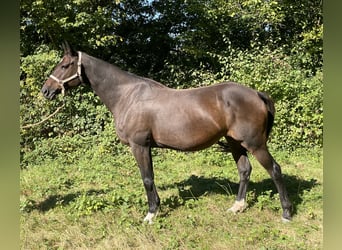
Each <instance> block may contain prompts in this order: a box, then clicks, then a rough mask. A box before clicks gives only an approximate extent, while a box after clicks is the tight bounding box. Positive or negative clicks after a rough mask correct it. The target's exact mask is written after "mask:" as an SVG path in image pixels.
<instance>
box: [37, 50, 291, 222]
mask: <svg viewBox="0 0 342 250" xmlns="http://www.w3.org/2000/svg"><path fill="white" fill-rule="evenodd" d="M63 47H64V56H63V58H62V60H61V62H60V63H59V64H58V65H57V66H56V68H55V69H54V70H53V72H52V74H51V75H50V77H49V78H48V79H47V81H46V82H45V84H44V86H43V87H42V93H43V95H44V96H45V97H46V98H48V99H53V98H54V97H55V96H56V95H57V94H59V93H64V91H65V89H67V88H71V87H76V86H78V85H80V84H82V83H83V84H89V85H90V86H91V87H92V89H93V90H94V92H95V93H96V94H97V95H98V96H99V97H100V99H101V100H102V102H103V103H104V104H105V105H106V106H107V108H108V109H109V110H110V111H111V112H112V114H113V116H114V119H115V126H116V132H117V136H118V137H119V138H120V140H121V142H122V143H124V144H126V145H129V146H130V148H131V150H132V153H133V155H134V157H135V159H136V161H137V164H138V166H139V169H140V173H141V177H142V181H143V184H144V187H145V190H146V194H147V199H148V206H149V210H148V214H147V216H146V217H145V219H144V221H147V222H149V223H152V219H153V217H154V216H155V215H156V213H157V211H158V207H159V205H160V199H159V196H158V193H157V189H156V186H155V184H154V174H153V165H152V158H151V148H152V147H160V148H171V149H177V150H181V151H195V150H200V149H204V148H206V147H209V146H211V145H213V144H214V143H216V142H218V140H219V139H220V138H222V137H225V138H226V140H227V142H226V144H225V145H229V151H230V152H231V153H232V155H233V158H234V160H235V162H236V164H237V168H238V172H239V177H240V183H239V190H238V194H237V197H236V201H235V203H234V204H233V206H232V207H231V208H230V209H229V211H232V212H234V213H236V212H241V211H243V210H244V209H245V208H246V206H247V203H246V190H247V186H248V183H249V178H250V174H251V170H252V167H251V164H250V162H249V160H248V156H247V151H249V152H250V153H251V154H253V155H254V156H255V158H256V159H257V160H258V161H259V162H260V164H261V165H262V166H263V167H264V168H265V169H266V170H267V172H268V173H269V174H270V176H271V177H272V179H273V181H274V183H275V185H276V187H277V190H278V192H279V196H280V202H281V206H282V209H283V214H282V218H283V220H284V221H288V220H290V219H291V212H292V205H291V202H290V200H289V198H288V194H287V191H286V188H285V185H284V183H283V178H282V173H281V168H280V166H279V165H278V163H277V162H276V161H275V160H274V159H273V157H272V156H271V154H270V153H269V151H268V149H267V146H266V141H267V138H268V135H269V133H270V131H271V128H272V125H273V119H274V113H275V108H274V103H273V101H272V100H271V99H270V98H269V97H268V96H267V95H266V94H264V93H262V92H258V91H255V90H253V89H250V88H248V87H245V86H242V85H239V84H236V83H232V82H224V83H220V84H216V85H212V86H209V87H201V88H195V89H185V90H175V89H171V88H168V87H166V86H164V85H162V84H160V83H158V82H156V81H153V80H151V79H147V78H143V77H139V76H136V75H134V74H131V73H128V72H126V71H123V70H121V69H119V68H117V67H116V66H114V65H112V64H109V63H107V62H105V61H102V60H100V59H97V58H94V57H92V56H90V55H87V54H86V53H83V52H79V51H78V52H75V51H73V50H72V49H71V48H70V46H69V45H67V44H65V45H64V46H63Z"/></svg>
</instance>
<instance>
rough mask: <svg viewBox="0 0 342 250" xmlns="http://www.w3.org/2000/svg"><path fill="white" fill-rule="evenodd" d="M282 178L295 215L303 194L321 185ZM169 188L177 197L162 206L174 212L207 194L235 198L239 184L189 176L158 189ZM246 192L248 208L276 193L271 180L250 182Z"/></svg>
mask: <svg viewBox="0 0 342 250" xmlns="http://www.w3.org/2000/svg"><path fill="white" fill-rule="evenodd" d="M283 177H284V182H285V185H286V188H287V190H288V193H289V198H290V200H291V202H292V204H293V214H294V215H295V214H296V213H297V206H298V205H300V204H301V203H302V202H303V198H302V197H303V194H304V192H305V191H310V190H311V189H312V188H314V187H315V186H317V185H321V184H320V183H318V182H317V180H315V179H310V180H304V179H300V178H298V177H297V176H292V175H284V176H283ZM169 188H177V189H178V193H179V197H176V196H170V197H168V198H167V199H165V200H164V201H163V204H162V205H164V206H167V207H169V208H170V209H171V210H174V209H177V208H178V207H180V206H184V205H185V204H186V202H187V201H189V200H197V199H199V198H200V197H201V196H205V195H207V194H226V195H227V196H228V195H233V196H234V198H235V197H236V195H237V192H238V188H239V183H235V182H230V181H229V180H228V179H222V178H216V177H213V178H206V177H203V176H195V175H191V176H190V177H189V178H188V179H186V180H184V181H181V182H178V183H174V184H172V185H164V186H161V187H160V188H159V189H161V190H167V189H169ZM248 191H252V192H253V194H254V195H253V197H250V198H249V199H248V205H249V207H253V206H254V205H255V204H256V203H257V201H258V197H259V196H260V195H263V194H264V193H265V192H266V191H271V194H270V195H271V197H272V196H273V195H274V194H276V193H278V191H277V189H276V187H275V184H274V182H273V180H272V179H270V178H268V179H264V180H262V181H260V182H253V181H250V183H249V186H248ZM248 191H247V192H248ZM179 198H181V199H179ZM279 205H280V204H279Z"/></svg>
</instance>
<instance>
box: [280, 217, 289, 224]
mask: <svg viewBox="0 0 342 250" xmlns="http://www.w3.org/2000/svg"><path fill="white" fill-rule="evenodd" d="M281 220H282V222H283V223H290V222H291V220H289V219H286V218H284V217H281Z"/></svg>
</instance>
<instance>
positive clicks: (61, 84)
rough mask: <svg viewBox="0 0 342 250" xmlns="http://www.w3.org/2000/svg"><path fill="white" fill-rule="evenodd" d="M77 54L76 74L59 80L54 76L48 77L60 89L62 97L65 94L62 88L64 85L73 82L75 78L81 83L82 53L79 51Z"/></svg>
mask: <svg viewBox="0 0 342 250" xmlns="http://www.w3.org/2000/svg"><path fill="white" fill-rule="evenodd" d="M77 53H78V62H77V72H76V73H75V74H73V75H72V76H70V77H68V78H66V79H63V80H60V79H58V78H57V77H55V76H54V75H52V74H51V75H50V76H49V77H50V78H52V79H53V80H55V81H56V82H57V83H58V84H59V85H60V86H61V88H62V95H64V92H65V88H64V84H65V83H67V82H70V81H71V80H74V79H76V78H79V79H80V81H81V83H83V79H82V75H81V65H82V64H81V60H82V53H81V52H80V51H78V52H77Z"/></svg>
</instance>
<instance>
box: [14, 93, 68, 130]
mask: <svg viewBox="0 0 342 250" xmlns="http://www.w3.org/2000/svg"><path fill="white" fill-rule="evenodd" d="M64 106H65V102H64V99H63V104H62V105H61V106H59V107H58V108H57V109H56V110H55V112H53V113H52V114H50V115H48V116H47V117H46V118H44V119H43V120H41V121H39V122H36V123H32V124H26V125H24V126H21V127H20V129H28V128H32V127H35V126H38V125H40V124H42V123H43V122H46V121H47V120H49V119H50V118H51V117H53V116H54V115H56V114H57V113H58V112H59V111H60V110H61V109H62V108H64Z"/></svg>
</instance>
